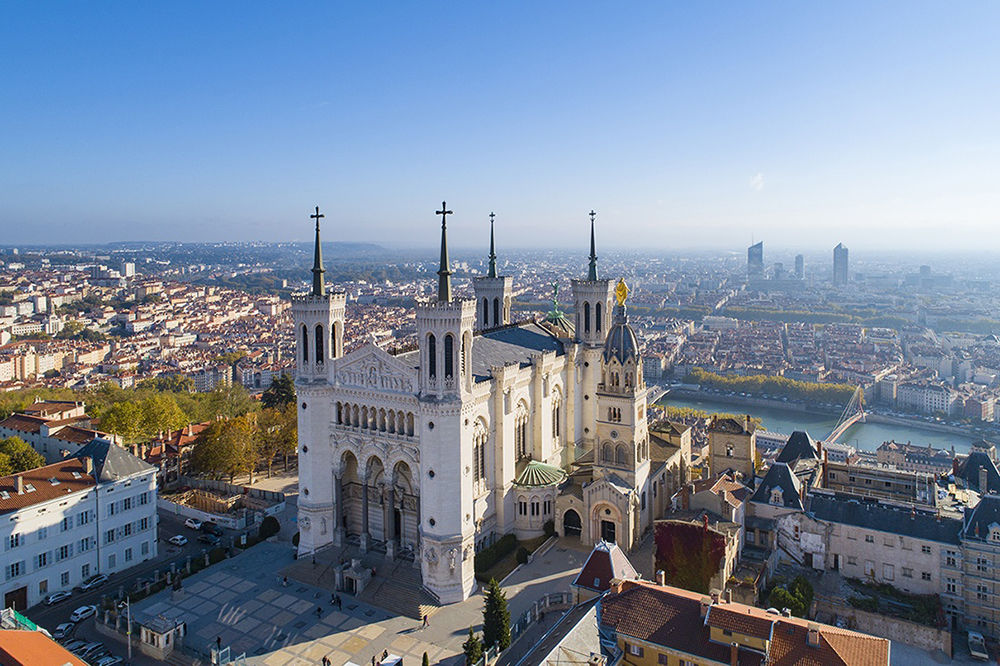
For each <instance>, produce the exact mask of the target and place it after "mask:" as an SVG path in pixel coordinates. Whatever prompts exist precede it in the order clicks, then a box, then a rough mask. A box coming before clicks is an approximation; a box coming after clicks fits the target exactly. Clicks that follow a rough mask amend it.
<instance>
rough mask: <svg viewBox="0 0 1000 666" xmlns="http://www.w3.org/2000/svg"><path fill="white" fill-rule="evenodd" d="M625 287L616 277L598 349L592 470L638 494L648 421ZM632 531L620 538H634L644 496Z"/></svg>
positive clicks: (645, 472)
mask: <svg viewBox="0 0 1000 666" xmlns="http://www.w3.org/2000/svg"><path fill="white" fill-rule="evenodd" d="M626 298H628V286H626V284H625V281H624V280H619V281H618V285H617V287H616V288H615V299H616V301H617V305H616V307H615V311H614V320H613V321H612V324H611V329H610V330H609V331H608V335H607V338H606V339H605V341H604V349H603V350H602V352H601V370H600V372H601V376H600V381H599V383H598V386H597V401H596V402H597V448H596V450H595V452H594V465H595V469H596V470H598V471H600V472H601V473H602V474H603V475H605V476H606V475H609V474H614V475H616V476H618V477H619V478H621V479H622V480H624V481H625V483H626V484H627V485H629V486H631V487H632V488H635V489H636V492H637V494H638V496H639V497H644V496H645V493H644V490H645V488H646V486H647V481H648V478H649V431H648V428H647V425H646V382H645V381H644V380H643V376H642V359H641V358H640V356H639V341H638V339H637V338H636V335H635V331H634V330H632V327H631V326H630V325H629V323H628V314H627V313H626V310H625V299H626ZM631 510H632V512H633V514H634V515H633V517H632V520H631V521H629V524H630V525H631V529H632V532H633V533H632V534H626V535H623V536H626V537H628V538H626V539H624V540H623V542H624V543H628V544H632V543H634V540H635V539H637V538H638V536H639V533H640V532H641V529H642V526H643V525H644V524H645V521H644V520H643V519H642V517H641V516H640V512H641V511H645V510H646V506H645V500H643V501H641V502H638V503H634V504H633V506H632V507H631Z"/></svg>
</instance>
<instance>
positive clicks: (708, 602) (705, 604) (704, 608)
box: [701, 597, 712, 617]
mask: <svg viewBox="0 0 1000 666" xmlns="http://www.w3.org/2000/svg"><path fill="white" fill-rule="evenodd" d="M711 606H712V598H711V597H702V598H701V616H702V617H705V616H706V615H708V609H709V608H711Z"/></svg>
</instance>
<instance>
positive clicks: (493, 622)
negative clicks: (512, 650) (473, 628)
mask: <svg viewBox="0 0 1000 666" xmlns="http://www.w3.org/2000/svg"><path fill="white" fill-rule="evenodd" d="M483 645H484V646H485V647H486V648H491V647H493V646H494V645H496V646H497V647H499V648H500V649H501V650H506V649H507V648H508V647H510V609H509V608H507V595H506V594H505V593H504V591H503V590H502V589H501V588H500V584H499V583H498V582H497V580H496V578H491V579H490V582H489V584H488V585H487V586H486V602H485V605H484V606H483Z"/></svg>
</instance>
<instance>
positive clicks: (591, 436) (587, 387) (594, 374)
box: [572, 211, 612, 450]
mask: <svg viewBox="0 0 1000 666" xmlns="http://www.w3.org/2000/svg"><path fill="white" fill-rule="evenodd" d="M596 217H597V213H595V212H594V211H590V267H589V269H588V272H587V279H585V280H573V281H572V287H573V301H574V304H575V308H576V327H575V328H576V340H577V342H578V343H579V344H580V350H579V353H578V354H577V373H578V376H579V377H580V383H581V386H582V389H583V390H582V393H583V400H582V402H581V403H580V409H578V410H577V415H578V417H577V418H578V420H577V428H576V432H577V433H580V434H581V435H582V437H580V442H579V443H580V444H581V445H582V446H583V448H584V449H585V450H589V449H591V448H592V447H593V445H594V442H595V433H594V430H593V424H594V422H595V421H596V420H597V400H596V396H595V394H594V392H595V391H596V390H597V383H598V380H599V378H600V363H601V346H602V345H603V344H604V338H605V336H606V334H607V332H608V326H609V325H610V323H611V289H612V288H611V282H610V281H609V280H601V279H600V278H599V277H598V276H597V246H596V243H595V240H594V219H595V218H596Z"/></svg>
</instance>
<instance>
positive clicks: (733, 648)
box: [729, 641, 740, 666]
mask: <svg viewBox="0 0 1000 666" xmlns="http://www.w3.org/2000/svg"><path fill="white" fill-rule="evenodd" d="M739 663H740V644H739V643H737V642H736V641H733V642H732V643H730V644H729V666H739Z"/></svg>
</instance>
